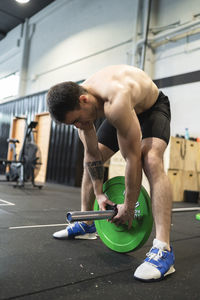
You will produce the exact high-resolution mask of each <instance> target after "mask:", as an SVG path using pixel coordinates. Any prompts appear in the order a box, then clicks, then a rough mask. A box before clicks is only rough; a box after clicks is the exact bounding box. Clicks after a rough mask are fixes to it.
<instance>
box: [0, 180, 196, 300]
mask: <svg viewBox="0 0 200 300" xmlns="http://www.w3.org/2000/svg"><path fill="white" fill-rule="evenodd" d="M187 206H190V207H191V206H192V207H194V206H195V205H194V204H192V205H191V204H190V205H189V204H188V203H174V207H187ZM196 206H198V205H197V204H196ZM79 209H80V189H79V188H73V187H66V186H62V185H55V184H47V185H46V186H45V187H44V188H43V189H42V190H39V189H37V188H33V187H32V186H29V185H26V187H25V188H24V189H19V188H17V189H16V188H13V186H12V183H8V182H1V183H0V247H1V250H0V299H28V300H33V299H41V300H45V299H48V300H49V299H50V300H54V299H56V300H58V299H70V300H73V299H87V300H89V299H95V300H98V299H101V300H102V298H103V299H104V300H106V299H109V300H110V299H136V300H139V299H145V297H146V298H148V299H149V300H150V299H154V300H156V299H162V300H165V299H173V298H174V299H178V298H181V299H182V300H184V299H187V300H191V299H192V300H197V299H200V298H199V297H200V296H199V295H200V284H199V278H200V263H199V259H200V250H199V249H200V221H197V220H196V219H195V215H196V213H197V212H195V211H191V212H184V213H183V212H179V213H177V212H176V213H173V216H172V234H171V241H172V246H173V248H174V252H175V256H176V263H175V269H176V272H175V273H174V274H172V275H170V276H168V277H167V278H166V279H165V280H163V281H160V282H156V283H142V282H139V281H136V280H134V279H133V271H134V270H135V268H136V267H137V266H138V265H139V264H140V263H141V262H142V260H143V259H144V258H145V254H146V252H148V251H149V249H150V247H151V245H152V239H153V237H154V229H153V231H152V235H151V236H150V238H149V240H148V242H147V243H146V244H145V245H144V246H143V247H142V248H141V249H139V250H137V251H133V252H131V253H127V254H119V253H116V252H113V251H111V250H109V249H108V248H107V247H106V246H105V245H104V244H103V243H102V242H101V241H100V239H99V238H98V239H97V240H70V241H67V240H64V241H59V240H55V239H54V238H53V237H52V233H53V232H55V231H57V230H60V229H62V228H64V226H62V224H65V214H66V211H68V210H79ZM59 224H61V225H59ZM38 225H39V226H38ZM42 225H48V226H46V227H45V226H42ZM23 226H27V227H23ZM29 226H35V227H29ZM15 227H18V228H15Z"/></svg>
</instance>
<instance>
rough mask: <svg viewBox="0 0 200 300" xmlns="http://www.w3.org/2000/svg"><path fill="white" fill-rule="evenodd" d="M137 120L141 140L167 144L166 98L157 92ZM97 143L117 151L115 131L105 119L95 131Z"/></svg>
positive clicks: (168, 111)
mask: <svg viewBox="0 0 200 300" xmlns="http://www.w3.org/2000/svg"><path fill="white" fill-rule="evenodd" d="M137 116H138V120H139V122H140V127H141V131H142V139H145V138H149V137H156V138H160V139H162V140H164V141H165V142H166V143H167V144H168V143H169V138H170V121H171V112H170V103H169V99H168V97H167V96H165V95H164V94H163V93H162V92H159V95H158V99H157V101H156V102H155V103H154V105H153V106H152V107H151V108H150V109H148V110H146V111H145V112H143V113H141V114H138V115H137ZM97 136H98V141H99V143H101V144H103V145H105V146H107V147H108V148H110V149H111V150H113V151H114V152H117V151H118V150H119V145H118V140H117V131H116V128H115V127H113V126H112V125H111V124H110V123H109V122H108V121H107V120H106V119H105V120H104V121H103V123H102V124H101V126H100V127H99V129H98V131H97Z"/></svg>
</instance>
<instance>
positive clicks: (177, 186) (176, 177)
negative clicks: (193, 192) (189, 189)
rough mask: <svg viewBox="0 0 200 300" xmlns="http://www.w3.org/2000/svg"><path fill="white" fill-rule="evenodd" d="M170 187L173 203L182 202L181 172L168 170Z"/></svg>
mask: <svg viewBox="0 0 200 300" xmlns="http://www.w3.org/2000/svg"><path fill="white" fill-rule="evenodd" d="M167 175H168V177H169V180H170V182H171V186H172V194H173V201H175V202H181V201H183V192H184V188H183V185H182V178H183V171H181V170H168V173H167Z"/></svg>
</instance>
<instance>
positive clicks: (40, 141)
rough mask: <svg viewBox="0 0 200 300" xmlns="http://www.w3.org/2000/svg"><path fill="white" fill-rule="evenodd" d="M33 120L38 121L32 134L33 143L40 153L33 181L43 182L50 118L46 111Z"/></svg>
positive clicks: (46, 161)
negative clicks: (38, 165)
mask: <svg viewBox="0 0 200 300" xmlns="http://www.w3.org/2000/svg"><path fill="white" fill-rule="evenodd" d="M35 121H37V122H38V124H37V127H36V132H35V134H34V138H35V143H36V144H37V146H38V147H39V151H40V155H41V163H42V165H41V166H40V169H39V172H38V173H37V175H36V177H35V182H39V183H42V184H44V183H45V181H46V172H47V163H48V153H49V140H50V132H51V118H50V115H49V113H48V112H45V113H41V114H37V115H36V116H35Z"/></svg>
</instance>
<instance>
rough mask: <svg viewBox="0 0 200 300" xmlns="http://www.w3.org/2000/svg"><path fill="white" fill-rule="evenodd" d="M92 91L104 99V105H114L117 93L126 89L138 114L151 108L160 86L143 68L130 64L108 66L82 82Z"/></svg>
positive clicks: (101, 99)
mask: <svg viewBox="0 0 200 300" xmlns="http://www.w3.org/2000/svg"><path fill="white" fill-rule="evenodd" d="M82 85H83V87H85V88H86V89H87V90H88V91H89V92H90V93H92V94H93V95H94V96H95V97H96V98H98V99H100V101H102V104H103V105H104V107H105V106H106V105H111V106H112V101H114V99H115V96H116V93H119V92H123V91H126V92H127V95H128V96H129V100H127V101H130V102H131V106H132V108H134V109H135V112H136V114H140V113H142V112H143V111H146V110H147V109H149V108H150V107H151V106H152V105H153V104H154V103H155V102H156V100H157V98H158V93H159V91H158V88H157V86H156V85H155V84H154V83H153V81H152V80H151V78H150V77H149V76H148V75H147V74H146V73H145V72H143V71H142V70H140V69H138V68H135V67H132V66H128V65H115V66H109V67H106V68H104V69H102V70H100V71H99V72H97V73H95V74H94V75H93V76H91V77H90V78H88V79H87V80H86V81H84V83H83V84H82Z"/></svg>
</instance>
